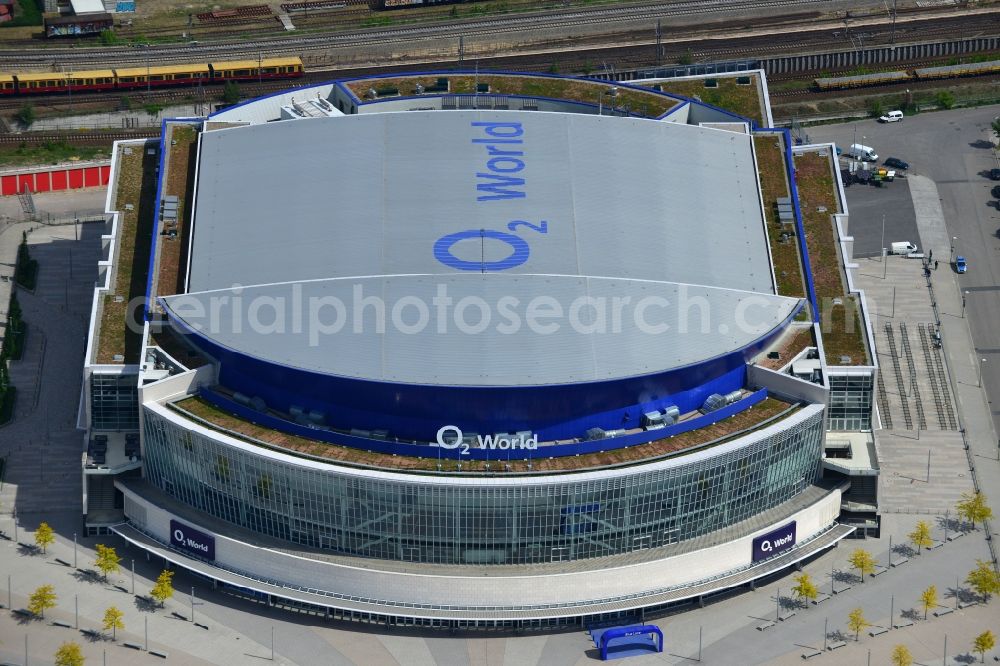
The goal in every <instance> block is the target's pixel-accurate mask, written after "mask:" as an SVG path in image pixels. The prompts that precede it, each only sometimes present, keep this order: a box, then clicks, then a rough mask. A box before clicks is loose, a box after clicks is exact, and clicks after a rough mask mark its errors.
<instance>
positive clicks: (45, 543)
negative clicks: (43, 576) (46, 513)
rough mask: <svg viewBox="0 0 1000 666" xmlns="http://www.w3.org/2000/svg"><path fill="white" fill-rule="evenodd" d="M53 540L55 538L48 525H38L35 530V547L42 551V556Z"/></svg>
mask: <svg viewBox="0 0 1000 666" xmlns="http://www.w3.org/2000/svg"><path fill="white" fill-rule="evenodd" d="M55 540H56V537H55V535H54V534H53V533H52V528H51V527H49V524H48V523H39V524H38V529H37V530H35V545H36V546H38V547H39V548H41V549H42V554H45V549H46V548H48V547H49V546H50V545H51V544H52V542H54V541H55Z"/></svg>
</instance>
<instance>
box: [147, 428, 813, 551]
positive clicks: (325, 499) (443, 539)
mask: <svg viewBox="0 0 1000 666" xmlns="http://www.w3.org/2000/svg"><path fill="white" fill-rule="evenodd" d="M823 416H824V415H823V412H822V411H818V412H817V413H815V414H812V415H810V416H809V417H808V418H806V419H803V420H802V421H801V422H800V423H798V424H797V425H795V426H794V427H789V428H788V429H787V430H784V431H781V432H779V433H776V434H774V435H773V436H771V437H767V438H764V439H762V440H761V441H758V442H754V443H751V444H748V445H747V446H746V447H744V448H742V449H739V450H737V451H732V452H726V453H721V454H719V455H717V456H714V457H711V458H708V459H705V460H699V461H692V462H691V463H689V464H680V465H677V466H675V467H672V468H668V469H654V470H650V469H645V470H644V469H641V468H636V469H635V471H634V472H633V473H631V474H628V473H625V474H623V473H621V472H614V473H612V472H608V473H607V474H608V476H607V478H598V479H593V478H591V479H577V480H574V475H573V474H567V475H565V476H564V477H561V478H560V481H559V482H558V483H540V482H538V481H536V480H534V479H532V478H529V477H522V478H519V479H518V480H517V481H518V482H517V483H515V482H513V480H512V482H511V483H508V484H503V485H486V484H482V485H465V484H462V485H460V484H456V483H448V479H446V478H437V479H430V478H428V477H424V478H423V479H422V478H421V477H420V476H419V475H413V478H412V481H411V480H410V479H407V478H402V479H400V478H398V477H397V478H395V479H387V478H384V477H379V476H376V475H372V474H370V473H365V472H364V471H360V470H348V469H344V468H338V467H335V466H333V465H330V466H329V467H328V468H327V469H315V468H309V467H303V466H299V465H295V464H290V463H288V462H285V461H280V460H275V459H274V458H273V457H271V456H269V455H268V452H267V451H265V450H264V449H260V453H259V454H258V453H254V452H248V451H244V450H241V449H238V448H235V447H232V446H229V445H227V444H225V443H223V442H221V441H219V440H217V439H215V438H212V437H207V436H203V435H201V434H198V433H194V432H190V431H189V430H187V429H186V428H184V427H183V426H181V425H178V424H175V423H172V422H171V421H169V420H167V419H166V418H164V417H163V416H161V415H159V414H156V413H154V412H151V411H149V410H147V411H146V415H145V418H144V423H145V448H144V451H145V474H146V477H147V479H148V481H149V482H150V483H152V484H153V485H155V486H156V487H158V488H160V489H162V490H163V491H165V492H166V493H168V494H170V495H172V496H173V497H175V498H177V499H178V500H180V501H182V502H184V503H186V504H189V505H191V506H193V507H196V508H198V509H200V510H202V511H205V512H206V513H208V514H211V515H213V516H215V517H218V518H221V519H223V520H226V521H228V522H231V523H233V524H236V525H240V526H242V527H246V528H249V529H251V530H254V531H255V532H258V533H262V534H266V535H269V536H272V537H277V538H280V539H285V540H288V541H290V542H294V543H297V544H301V545H303V546H308V547H314V548H322V549H328V550H330V551H335V552H338V553H343V554H350V555H357V556H363V557H374V558H382V559H392V560H404V561H415V562H427V563H442V564H518V563H532V562H550V561H560V560H571V559H580V558H589V557H601V556H606V555H613V554H616V553H623V552H629V551H633V550H639V549H643V548H652V547H657V546H662V545H666V544H670V543H675V542H678V541H684V540H686V539H692V538H695V537H697V536H700V535H703V534H706V533H708V532H712V531H715V530H718V529H720V528H723V527H726V526H728V525H731V524H733V523H736V522H739V521H741V520H744V519H746V518H749V517H750V516H753V515H756V514H758V513H760V512H762V511H765V510H767V509H769V508H771V507H774V506H776V505H777V504H780V503H781V502H784V501H786V500H788V499H789V498H790V497H792V496H793V495H795V494H796V493H798V492H800V491H802V490H803V489H804V488H806V487H807V486H808V485H810V484H811V483H813V482H814V481H815V480H817V479H818V476H819V474H820V472H821V470H820V459H821V448H822V439H823ZM576 476H577V477H579V476H582V475H576ZM549 478H551V477H549Z"/></svg>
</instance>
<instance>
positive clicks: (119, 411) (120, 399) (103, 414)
mask: <svg viewBox="0 0 1000 666" xmlns="http://www.w3.org/2000/svg"><path fill="white" fill-rule="evenodd" d="M90 427H91V430H105V431H108V430H111V431H116V432H122V431H133V432H138V430H139V376H138V375H122V374H114V375H102V374H99V373H96V372H95V373H94V374H92V375H90Z"/></svg>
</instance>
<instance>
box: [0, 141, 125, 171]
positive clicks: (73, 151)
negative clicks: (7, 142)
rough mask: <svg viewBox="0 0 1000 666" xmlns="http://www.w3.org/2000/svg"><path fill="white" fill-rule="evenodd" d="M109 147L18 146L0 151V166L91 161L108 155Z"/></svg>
mask: <svg viewBox="0 0 1000 666" xmlns="http://www.w3.org/2000/svg"><path fill="white" fill-rule="evenodd" d="M110 148H111V147H110V146H76V145H73V144H70V143H67V142H65V141H46V142H45V143H40V144H28V143H22V144H19V145H18V146H17V147H16V148H3V149H0V166H29V165H34V164H58V163H59V162H67V161H72V160H82V161H86V160H92V159H98V158H102V157H107V156H108V155H110V152H111V151H110Z"/></svg>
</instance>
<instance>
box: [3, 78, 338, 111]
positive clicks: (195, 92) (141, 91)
mask: <svg viewBox="0 0 1000 666" xmlns="http://www.w3.org/2000/svg"><path fill="white" fill-rule="evenodd" d="M329 78H331V76H330V75H329V74H323V73H319V74H314V75H312V76H303V77H302V78H301V79H281V80H276V81H273V82H264V83H250V84H248V83H245V82H244V83H240V93H241V94H242V96H243V97H244V98H245V99H251V98H253V97H259V96H261V95H266V94H267V93H271V92H276V91H278V90H291V89H294V88H297V87H301V86H303V85H306V84H307V83H321V82H323V81H325V80H327V79H329ZM221 92H222V86H219V85H211V86H204V87H201V88H199V87H197V86H191V87H178V88H166V89H164V88H156V89H153V90H151V91H150V92H146V89H145V88H136V89H133V90H112V91H107V92H100V93H80V92H75V93H73V94H72V95H70V94H67V93H51V94H46V95H35V96H31V97H20V96H18V97H2V98H0V111H12V110H15V109H20V108H21V107H23V106H24V105H25V104H26V103H29V102H30V103H31V104H33V105H35V106H36V107H48V108H62V109H72V108H73V107H85V106H87V105H90V104H107V103H108V102H111V101H116V100H117V101H118V102H119V105H120V100H121V99H122V98H125V97H128V98H130V99H131V100H132V102H133V106H132V107H131V110H132V111H133V112H134V113H135V114H136V115H138V114H142V113H145V109H144V107H145V106H146V105H148V104H156V105H158V106H163V105H167V104H198V103H202V104H210V103H215V102H217V101H218V99H219V94H220V93H221ZM119 110H123V109H119Z"/></svg>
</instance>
